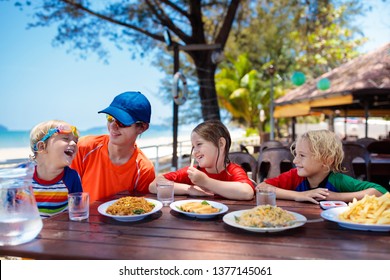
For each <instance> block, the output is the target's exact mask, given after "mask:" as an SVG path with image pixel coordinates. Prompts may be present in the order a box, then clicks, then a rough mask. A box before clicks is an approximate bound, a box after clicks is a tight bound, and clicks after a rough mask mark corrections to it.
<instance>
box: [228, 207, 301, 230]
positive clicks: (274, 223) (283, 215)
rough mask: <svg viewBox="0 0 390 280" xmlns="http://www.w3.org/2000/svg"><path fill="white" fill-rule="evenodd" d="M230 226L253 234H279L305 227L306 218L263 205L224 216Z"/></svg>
mask: <svg viewBox="0 0 390 280" xmlns="http://www.w3.org/2000/svg"><path fill="white" fill-rule="evenodd" d="M223 221H224V222H225V223H226V224H228V225H229V226H232V227H236V228H240V229H244V230H247V231H253V232H278V231H284V230H288V229H292V228H296V227H300V226H303V225H304V224H305V223H306V222H307V219H306V217H305V216H303V215H301V214H298V213H295V212H290V211H286V210H284V209H282V208H280V207H277V206H271V205H262V206H257V207H254V208H252V209H247V210H240V211H234V212H230V213H228V214H226V215H225V216H223Z"/></svg>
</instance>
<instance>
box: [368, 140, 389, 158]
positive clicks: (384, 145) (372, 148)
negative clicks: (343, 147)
mask: <svg viewBox="0 0 390 280" xmlns="http://www.w3.org/2000/svg"><path fill="white" fill-rule="evenodd" d="M367 150H368V152H369V153H370V154H383V155H385V154H387V155H389V154H390V141H388V140H381V141H375V142H372V143H370V144H369V145H368V146H367Z"/></svg>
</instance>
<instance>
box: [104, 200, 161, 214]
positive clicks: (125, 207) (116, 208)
mask: <svg viewBox="0 0 390 280" xmlns="http://www.w3.org/2000/svg"><path fill="white" fill-rule="evenodd" d="M153 208H154V204H153V203H150V202H148V201H147V200H146V199H145V198H143V197H133V196H126V197H122V198H120V199H118V200H117V201H116V202H114V203H113V204H111V205H110V206H108V207H107V210H106V212H107V213H108V214H110V215H117V216H128V215H140V214H145V213H149V212H150V211H152V210H153Z"/></svg>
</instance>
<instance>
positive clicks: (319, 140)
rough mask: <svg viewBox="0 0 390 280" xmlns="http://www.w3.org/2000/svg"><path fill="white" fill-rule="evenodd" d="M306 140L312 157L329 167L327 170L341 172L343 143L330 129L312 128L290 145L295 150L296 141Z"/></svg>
mask: <svg viewBox="0 0 390 280" xmlns="http://www.w3.org/2000/svg"><path fill="white" fill-rule="evenodd" d="M302 140H306V141H307V143H308V144H309V149H310V151H311V152H312V153H313V157H314V158H315V159H317V160H319V161H321V162H322V163H323V164H324V165H325V166H327V167H328V168H329V171H333V172H342V168H341V163H342V161H343V159H344V151H343V144H342V142H341V140H340V139H339V138H338V137H337V136H336V134H335V133H333V132H332V131H329V130H326V129H323V130H312V131H308V132H306V133H304V134H303V135H302V136H301V137H299V138H298V140H297V141H296V142H294V143H293V145H292V146H291V151H293V150H295V146H296V143H297V142H299V141H302Z"/></svg>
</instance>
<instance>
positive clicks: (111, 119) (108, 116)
mask: <svg viewBox="0 0 390 280" xmlns="http://www.w3.org/2000/svg"><path fill="white" fill-rule="evenodd" d="M106 118H107V121H108V122H109V123H113V122H114V123H116V125H117V126H118V127H120V128H124V127H130V126H132V124H131V125H124V124H123V123H121V122H120V121H118V120H117V119H115V118H114V117H113V116H111V115H106ZM135 123H136V124H140V123H142V122H139V121H138V122H135Z"/></svg>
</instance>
